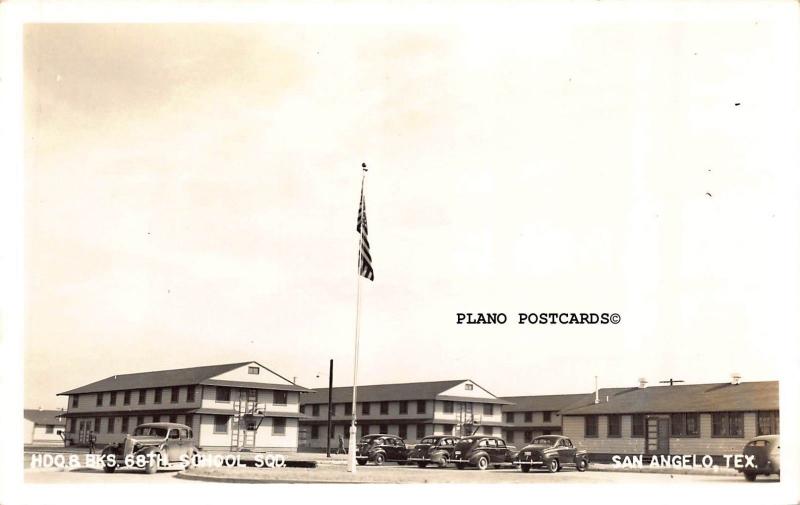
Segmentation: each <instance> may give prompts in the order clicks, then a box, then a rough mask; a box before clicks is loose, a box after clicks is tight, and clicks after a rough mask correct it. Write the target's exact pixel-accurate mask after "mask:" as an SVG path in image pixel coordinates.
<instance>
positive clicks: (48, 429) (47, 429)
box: [44, 424, 54, 433]
mask: <svg viewBox="0 0 800 505" xmlns="http://www.w3.org/2000/svg"><path fill="white" fill-rule="evenodd" d="M53 428H54V426H53V425H52V424H47V425H45V427H44V432H45V433H53Z"/></svg>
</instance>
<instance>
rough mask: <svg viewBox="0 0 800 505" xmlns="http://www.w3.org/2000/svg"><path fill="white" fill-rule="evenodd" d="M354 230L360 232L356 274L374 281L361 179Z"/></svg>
mask: <svg viewBox="0 0 800 505" xmlns="http://www.w3.org/2000/svg"><path fill="white" fill-rule="evenodd" d="M356 231H357V232H358V233H360V234H361V241H360V244H361V246H360V248H359V252H358V275H360V276H361V277H366V278H367V279H369V280H371V281H374V280H375V272H373V271H372V256H370V254H369V240H367V206H366V204H365V203H364V181H363V180H362V181H361V203H360V204H359V206H358V222H357V223H356Z"/></svg>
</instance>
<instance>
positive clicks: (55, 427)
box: [22, 408, 66, 445]
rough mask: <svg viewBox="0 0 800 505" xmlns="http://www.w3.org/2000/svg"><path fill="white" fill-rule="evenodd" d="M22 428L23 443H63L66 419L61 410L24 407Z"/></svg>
mask: <svg viewBox="0 0 800 505" xmlns="http://www.w3.org/2000/svg"><path fill="white" fill-rule="evenodd" d="M22 419H23V430H24V432H25V436H24V442H23V443H24V444H25V445H63V444H64V439H63V438H61V435H60V434H59V432H61V433H63V432H64V427H65V425H66V419H65V418H64V411H63V410H44V409H41V408H39V409H24V410H23V417H22Z"/></svg>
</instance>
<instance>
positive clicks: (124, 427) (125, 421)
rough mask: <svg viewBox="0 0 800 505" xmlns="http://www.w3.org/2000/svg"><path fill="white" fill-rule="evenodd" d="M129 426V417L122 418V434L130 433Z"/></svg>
mask: <svg viewBox="0 0 800 505" xmlns="http://www.w3.org/2000/svg"><path fill="white" fill-rule="evenodd" d="M130 424H131V418H130V417H123V418H122V433H130V430H129V427H130Z"/></svg>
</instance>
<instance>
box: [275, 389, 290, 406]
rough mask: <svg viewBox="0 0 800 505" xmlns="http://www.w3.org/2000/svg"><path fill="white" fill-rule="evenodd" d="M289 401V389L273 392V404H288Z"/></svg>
mask: <svg viewBox="0 0 800 505" xmlns="http://www.w3.org/2000/svg"><path fill="white" fill-rule="evenodd" d="M288 402H289V393H288V392H287V391H273V392H272V404H273V405H286V404H287V403H288Z"/></svg>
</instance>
